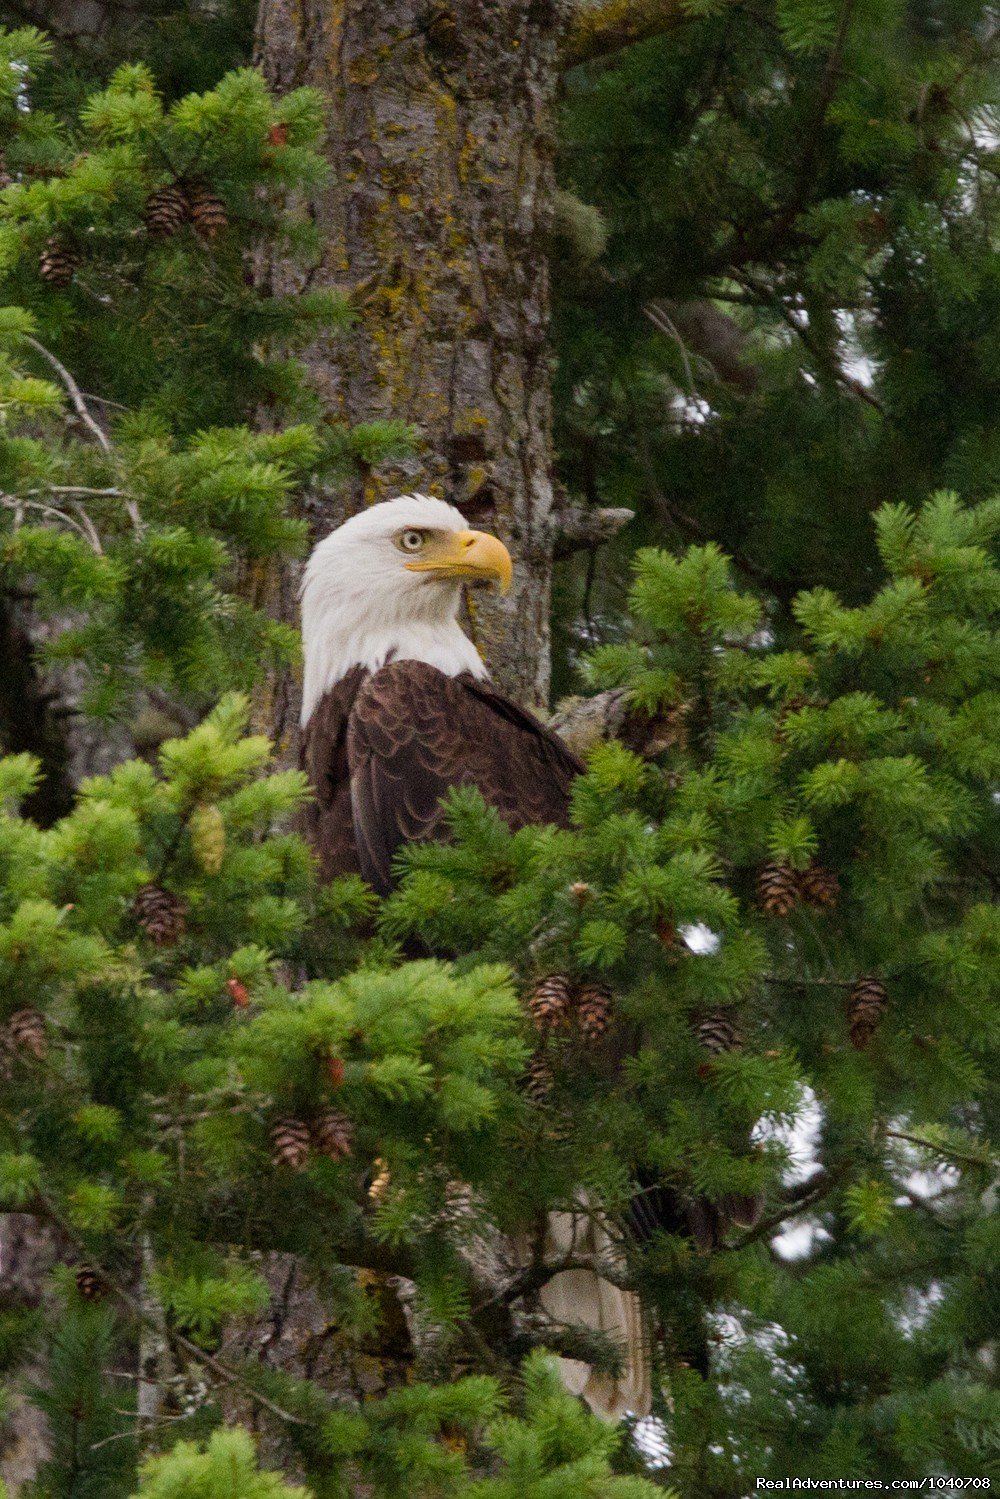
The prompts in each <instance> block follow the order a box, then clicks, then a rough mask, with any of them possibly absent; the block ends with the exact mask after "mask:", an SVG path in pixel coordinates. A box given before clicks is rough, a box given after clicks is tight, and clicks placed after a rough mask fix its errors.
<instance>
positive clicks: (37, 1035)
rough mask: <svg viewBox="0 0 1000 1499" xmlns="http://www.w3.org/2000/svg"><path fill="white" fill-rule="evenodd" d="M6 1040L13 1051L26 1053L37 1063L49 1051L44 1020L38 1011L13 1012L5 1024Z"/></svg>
mask: <svg viewBox="0 0 1000 1499" xmlns="http://www.w3.org/2000/svg"><path fill="white" fill-rule="evenodd" d="M7 1038H8V1040H9V1041H10V1044H11V1046H12V1047H13V1048H14V1050H15V1051H22V1052H27V1053H28V1055H29V1056H32V1057H34V1058H35V1060H36V1061H37V1062H40V1061H41V1060H42V1059H43V1057H45V1055H46V1054H47V1052H48V1049H49V1038H48V1036H47V1035H46V1034H45V1020H44V1018H43V1016H42V1014H41V1012H40V1011H39V1010H32V1009H26V1010H15V1011H14V1013H13V1015H12V1016H11V1017H10V1019H9V1020H8V1022H7Z"/></svg>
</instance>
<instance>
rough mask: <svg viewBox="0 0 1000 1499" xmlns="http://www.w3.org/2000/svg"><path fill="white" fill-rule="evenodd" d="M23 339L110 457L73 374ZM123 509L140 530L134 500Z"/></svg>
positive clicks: (104, 437) (37, 345)
mask: <svg viewBox="0 0 1000 1499" xmlns="http://www.w3.org/2000/svg"><path fill="white" fill-rule="evenodd" d="M24 341H25V343H26V344H29V345H30V347H31V348H33V349H34V350H35V352H36V353H38V354H41V356H42V358H43V359H45V360H47V361H48V363H49V364H50V365H51V366H52V368H53V369H54V370H55V372H56V374H57V375H58V376H59V379H60V380H61V381H62V383H63V385H64V386H65V387H66V390H67V392H68V394H69V398H70V401H71V402H72V405H73V410H74V411H75V412H76V414H77V416H78V417H79V418H80V420H81V422H83V424H84V426H85V427H86V428H87V430H88V432H90V433H91V434H92V436H93V438H94V440H95V442H96V443H97V445H98V447H99V448H100V449H101V451H102V452H104V453H106V454H107V455H108V457H110V456H111V455H112V453H113V452H114V449H113V448H112V446H111V441H110V438H109V437H108V434H107V433H106V432H105V431H104V429H103V427H102V426H101V425H100V423H99V422H96V421H95V420H94V418H93V416H92V415H91V414H90V411H89V409H88V407H87V403H86V401H85V400H84V399H83V394H82V392H81V390H80V387H79V385H77V383H76V381H75V380H74V379H73V376H72V375H71V374H70V372H69V370H68V369H67V368H66V366H65V365H64V364H63V362H62V360H60V359H57V358H56V356H55V355H54V354H53V353H52V352H51V351H50V350H49V349H47V348H46V347H45V345H44V344H41V343H39V342H38V339H37V338H32V337H31V335H30V333H26V334H25V335H24ZM125 510H126V512H127V514H128V518H129V520H130V521H131V522H132V525H133V527H134V528H135V530H136V531H137V532H141V531H142V516H141V515H140V514H139V507H138V506H137V505H136V503H135V501H134V500H129V499H126V501H125Z"/></svg>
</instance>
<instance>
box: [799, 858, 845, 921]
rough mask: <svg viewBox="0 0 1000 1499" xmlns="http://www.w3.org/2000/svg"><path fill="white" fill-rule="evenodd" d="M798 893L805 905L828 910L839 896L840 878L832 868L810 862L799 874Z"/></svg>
mask: <svg viewBox="0 0 1000 1499" xmlns="http://www.w3.org/2000/svg"><path fill="white" fill-rule="evenodd" d="M799 895H800V896H801V897H802V899H803V900H804V901H805V902H806V904H807V905H810V906H816V907H817V908H818V909H819V910H821V911H830V910H832V909H833V907H834V906H835V905H836V904H837V900H838V898H839V896H840V878H839V876H838V874H837V872H836V870H833V869H824V868H823V866H822V864H812V865H810V867H809V868H808V869H804V870H803V871H802V873H801V874H800V875H799Z"/></svg>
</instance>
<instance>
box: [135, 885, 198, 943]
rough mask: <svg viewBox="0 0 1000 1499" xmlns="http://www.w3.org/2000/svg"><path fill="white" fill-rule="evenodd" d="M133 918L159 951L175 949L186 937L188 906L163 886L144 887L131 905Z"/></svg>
mask: <svg viewBox="0 0 1000 1499" xmlns="http://www.w3.org/2000/svg"><path fill="white" fill-rule="evenodd" d="M132 915H133V916H134V917H135V919H136V921H137V922H138V923H139V925H140V926H141V927H142V929H143V931H144V932H145V933H146V936H147V937H149V939H150V940H151V941H152V942H154V943H155V944H156V946H157V947H173V946H174V945H175V943H177V942H179V941H180V939H181V938H182V937H183V935H184V930H185V927H186V925H187V919H186V918H187V903H186V901H184V900H183V899H182V898H181V896H179V895H174V893H173V891H171V890H164V889H163V886H162V885H157V884H149V885H143V886H142V888H141V889H140V890H138V891H136V895H135V899H134V900H133V901H132Z"/></svg>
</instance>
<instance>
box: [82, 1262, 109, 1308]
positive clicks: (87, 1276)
mask: <svg viewBox="0 0 1000 1499" xmlns="http://www.w3.org/2000/svg"><path fill="white" fill-rule="evenodd" d="M75 1279H76V1289H77V1290H78V1291H79V1293H80V1295H81V1296H82V1297H83V1299H84V1301H99V1300H100V1298H101V1297H102V1296H103V1295H104V1292H105V1290H106V1289H107V1288H106V1286H105V1284H104V1282H103V1280H102V1279H101V1277H100V1276H99V1275H98V1273H97V1271H96V1270H95V1269H94V1267H93V1265H80V1266H78V1267H77V1272H76V1277H75Z"/></svg>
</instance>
